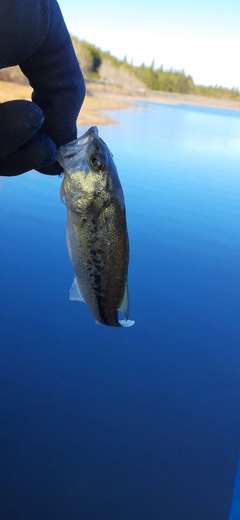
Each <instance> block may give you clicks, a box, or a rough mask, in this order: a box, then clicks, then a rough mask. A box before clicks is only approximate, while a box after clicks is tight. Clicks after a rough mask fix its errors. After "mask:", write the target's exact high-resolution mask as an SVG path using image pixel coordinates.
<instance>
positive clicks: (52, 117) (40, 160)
mask: <svg viewBox="0 0 240 520" xmlns="http://www.w3.org/2000/svg"><path fill="white" fill-rule="evenodd" d="M11 11H13V12H9V0H1V15H2V13H3V16H1V17H0V30H1V48H0V68H1V67H2V68H3V67H7V66H11V65H17V64H18V65H19V66H20V68H21V70H22V71H23V73H24V74H25V75H26V76H27V78H28V79H29V83H30V85H31V86H32V88H33V94H32V100H33V102H31V101H25V100H15V101H9V102H7V103H2V104H0V175H19V174H20V173H24V172H25V171H28V170H30V169H33V168H34V169H36V170H38V171H40V172H42V173H47V174H50V175H57V174H59V173H61V171H62V168H61V166H60V165H59V164H58V163H57V162H56V156H57V148H58V147H59V146H61V145H63V144H66V143H67V142H69V141H72V140H73V139H75V138H76V135H77V129H76V119H77V116H78V113H79V110H80V108H81V105H82V103H83V100H84V96H85V85H84V80H83V76H82V73H81V70H80V67H79V65H78V62H77V58H76V55H75V52H74V50H73V47H72V43H71V39H70V36H69V33H68V31H67V28H66V26H65V23H64V20H63V18H62V14H61V11H60V9H59V6H58V4H57V2H56V0H21V2H11ZM2 42H3V43H2Z"/></svg>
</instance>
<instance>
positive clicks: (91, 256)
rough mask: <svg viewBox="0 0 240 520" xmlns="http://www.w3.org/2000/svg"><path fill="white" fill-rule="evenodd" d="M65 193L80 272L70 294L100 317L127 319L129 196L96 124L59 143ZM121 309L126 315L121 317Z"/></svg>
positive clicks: (120, 323) (111, 321) (118, 323)
mask: <svg viewBox="0 0 240 520" xmlns="http://www.w3.org/2000/svg"><path fill="white" fill-rule="evenodd" d="M58 160H59V162H60V164H61V165H62V166H63V168H64V179H63V183H62V187H61V198H62V201H63V202H64V203H65V205H66V207H67V244H68V249H69V254H70V258H71V261H72V264H73V269H74V272H75V280H74V283H73V285H72V288H71V290H70V299H74V300H82V301H84V302H85V303H86V304H87V305H88V307H89V309H90V311H91V312H92V314H93V316H94V317H95V319H96V320H97V322H99V323H102V324H104V325H109V326H114V327H129V326H131V325H133V323H134V322H133V321H132V320H128V286H127V274H128V263H129V243H128V233H127V222H126V211H125V204H124V196H123V191H122V187H121V183H120V180H119V178H118V174H117V170H116V166H115V163H114V161H113V157H112V154H111V152H110V150H109V149H108V147H107V145H106V144H105V143H104V142H103V141H102V140H101V139H100V138H99V137H98V131H97V128H96V127H91V128H90V129H89V130H88V131H87V132H86V133H85V134H84V135H83V136H82V137H80V138H78V139H76V140H75V141H73V142H72V143H69V144H67V145H64V146H62V147H61V148H60V149H59V155H58ZM119 309H120V310H121V311H122V313H123V316H124V320H119V319H118V311H119Z"/></svg>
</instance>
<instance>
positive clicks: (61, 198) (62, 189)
mask: <svg viewBox="0 0 240 520" xmlns="http://www.w3.org/2000/svg"><path fill="white" fill-rule="evenodd" d="M60 200H61V202H62V203H63V204H65V206H66V200H65V190H64V187H63V182H62V184H61V189H60Z"/></svg>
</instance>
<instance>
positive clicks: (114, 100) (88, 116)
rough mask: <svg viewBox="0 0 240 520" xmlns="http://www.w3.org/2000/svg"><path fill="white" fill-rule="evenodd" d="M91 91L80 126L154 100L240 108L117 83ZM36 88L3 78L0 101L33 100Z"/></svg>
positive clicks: (104, 122)
mask: <svg viewBox="0 0 240 520" xmlns="http://www.w3.org/2000/svg"><path fill="white" fill-rule="evenodd" d="M86 87H87V93H86V98H85V100H84V103H83V106H82V109H81V112H80V114H79V116H78V119H77V124H78V125H80V126H83V125H84V126H87V125H89V126H91V125H96V126H98V125H99V126H101V125H109V124H117V121H114V120H113V119H111V117H109V116H106V115H105V114H103V113H102V111H104V110H123V109H127V108H129V107H130V106H131V107H133V106H134V104H135V103H136V102H138V101H150V102H153V103H160V104H167V105H175V106H177V105H188V106H189V105H192V106H199V107H206V108H215V109H223V110H237V111H239V110H240V103H238V102H237V101H231V100H227V99H217V98H207V97H203V96H196V95H191V94H176V93H172V92H159V91H150V90H143V91H141V92H139V91H137V90H134V89H132V90H130V89H124V88H122V87H117V86H114V85H106V84H101V83H97V82H96V83H95V82H88V81H87V82H86ZM31 92H32V89H31V87H30V86H28V85H21V84H18V83H13V82H7V81H0V102H4V101H10V100H13V99H31Z"/></svg>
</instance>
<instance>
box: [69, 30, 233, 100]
mask: <svg viewBox="0 0 240 520" xmlns="http://www.w3.org/2000/svg"><path fill="white" fill-rule="evenodd" d="M72 42H73V46H74V49H75V52H76V54H77V57H78V59H79V62H80V64H81V67H82V69H83V72H84V75H85V77H86V78H89V79H93V78H95V79H98V78H99V68H100V65H101V63H102V62H103V61H104V60H108V61H110V62H111V64H112V65H113V66H114V67H116V68H117V69H123V70H125V71H126V72H128V73H129V74H130V75H132V76H135V77H136V78H138V79H139V80H140V81H142V82H143V84H144V85H145V86H146V88H148V89H151V90H161V91H164V92H176V93H179V94H197V95H200V96H209V97H216V98H221V99H232V100H235V101H240V91H239V89H238V88H234V87H233V88H232V89H228V88H226V87H222V86H218V85H215V86H213V85H209V86H205V85H195V83H194V81H193V78H192V76H190V75H187V74H185V71H184V70H180V71H179V70H173V69H170V70H164V69H163V66H161V67H159V68H155V64H154V60H153V61H152V64H151V65H150V66H146V65H145V64H144V63H143V64H142V65H140V66H134V65H133V64H132V63H128V61H127V58H126V57H125V58H124V59H123V60H119V59H117V58H115V57H114V56H112V55H111V53H110V52H108V51H107V52H106V51H102V50H101V49H99V48H98V47H96V46H95V45H93V44H90V43H88V42H86V41H83V40H78V38H75V37H72Z"/></svg>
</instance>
